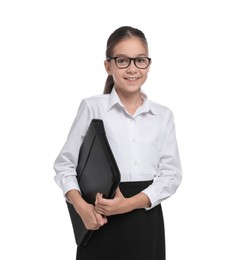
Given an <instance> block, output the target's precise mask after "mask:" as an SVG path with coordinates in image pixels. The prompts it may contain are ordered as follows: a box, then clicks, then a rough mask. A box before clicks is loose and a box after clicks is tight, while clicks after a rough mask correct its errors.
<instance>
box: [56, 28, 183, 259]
mask: <svg viewBox="0 0 247 260" xmlns="http://www.w3.org/2000/svg"><path fill="white" fill-rule="evenodd" d="M104 65H105V69H106V72H107V73H108V78H107V80H106V84H105V89H104V94H103V95H98V96H93V97H89V98H85V99H83V100H82V102H81V104H80V107H79V110H78V113H77V116H76V118H75V120H74V123H73V125H72V127H71V130H70V133H69V135H68V139H67V141H66V142H65V145H64V147H63V148H62V150H61V152H60V153H59V155H58V157H57V159H56V161H55V164H54V169H55V171H56V175H55V181H56V183H57V184H58V186H59V187H60V188H61V189H62V190H63V193H64V195H65V197H66V199H67V200H68V201H69V202H70V203H72V204H73V206H74V208H75V209H76V211H77V213H78V214H79V215H80V216H81V219H82V221H83V222H84V224H85V226H86V227H87V229H91V230H96V231H95V232H94V233H93V235H92V237H91V239H90V241H89V244H88V245H87V246H83V245H79V246H78V247H77V256H76V259H77V260H99V259H108V260H165V233H164V223H163V213H162V208H161V204H160V203H161V202H162V201H163V200H165V199H167V198H169V197H170V196H171V195H173V194H174V193H175V192H176V190H177V188H178V186H179V185H180V183H181V176H182V173H181V165H180V160H179V153H178V148H177V141H176V136H175V127H174V120H173V114H172V112H171V110H170V109H168V108H167V107H165V106H162V105H160V104H157V103H155V102H153V101H151V100H149V99H148V97H147V96H146V95H145V94H144V93H143V91H142V90H141V86H142V85H143V84H144V82H145V81H146V79H147V76H148V72H149V69H150V65H151V58H150V57H149V53H148V44H147V40H146V38H145V35H144V34H143V32H142V31H140V30H138V29H136V28H133V27H130V26H123V27H120V28H118V29H116V30H115V31H114V32H113V33H112V34H111V35H110V37H109V39H108V41H107V49H106V60H105V63H104ZM93 118H99V119H102V120H103V121H104V126H105V130H106V134H107V138H108V141H109V143H110V146H111V149H112V151H113V154H114V157H115V159H116V162H117V164H118V167H119V169H120V172H121V183H120V186H119V188H118V189H117V191H116V195H115V197H114V198H113V199H111V200H108V199H104V198H103V197H102V195H101V194H97V196H96V198H95V205H90V204H88V203H86V202H85V201H84V200H83V198H82V197H81V194H80V189H79V186H78V183H77V179H76V171H75V169H76V165H77V158H78V152H79V149H80V146H81V143H82V142H83V138H84V136H85V133H86V130H87V128H88V126H89V123H90V121H91V119H93Z"/></svg>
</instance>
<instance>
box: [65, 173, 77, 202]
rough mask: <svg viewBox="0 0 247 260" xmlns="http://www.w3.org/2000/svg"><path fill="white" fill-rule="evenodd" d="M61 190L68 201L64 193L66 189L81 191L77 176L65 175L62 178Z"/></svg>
mask: <svg viewBox="0 0 247 260" xmlns="http://www.w3.org/2000/svg"><path fill="white" fill-rule="evenodd" d="M62 184H63V187H62V190H63V195H64V197H65V199H66V200H67V201H68V202H70V201H69V199H68V198H67V196H66V194H67V192H68V191H70V190H78V191H79V192H80V193H81V190H80V187H79V184H78V182H77V178H76V177H75V176H67V177H65V178H64V179H63V180H62Z"/></svg>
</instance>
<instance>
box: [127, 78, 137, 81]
mask: <svg viewBox="0 0 247 260" xmlns="http://www.w3.org/2000/svg"><path fill="white" fill-rule="evenodd" d="M125 79H127V80H130V81H135V80H138V79H139V78H125Z"/></svg>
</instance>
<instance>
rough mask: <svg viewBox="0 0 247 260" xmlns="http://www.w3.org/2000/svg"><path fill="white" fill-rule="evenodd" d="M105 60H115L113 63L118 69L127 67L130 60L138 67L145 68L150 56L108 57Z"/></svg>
mask: <svg viewBox="0 0 247 260" xmlns="http://www.w3.org/2000/svg"><path fill="white" fill-rule="evenodd" d="M107 60H108V61H110V60H115V64H116V66H117V67H118V68H119V69H126V68H128V67H129V65H130V63H131V61H132V60H133V61H134V64H135V66H136V67H137V68H138V69H146V68H147V67H148V66H149V64H150V62H151V58H148V57H137V58H129V57H108V58H107Z"/></svg>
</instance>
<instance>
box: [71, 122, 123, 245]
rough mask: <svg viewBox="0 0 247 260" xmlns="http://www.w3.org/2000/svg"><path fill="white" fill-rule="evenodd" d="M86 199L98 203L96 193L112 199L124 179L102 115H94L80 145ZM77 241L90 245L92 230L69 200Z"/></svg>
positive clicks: (80, 180)
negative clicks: (87, 226) (95, 117)
mask: <svg viewBox="0 0 247 260" xmlns="http://www.w3.org/2000/svg"><path fill="white" fill-rule="evenodd" d="M76 172H77V179H78V183H79V186H80V190H81V194H82V197H83V199H84V200H85V201H86V202H88V203H90V204H94V203H95V198H96V194H97V193H98V192H99V193H102V194H103V197H105V198H108V199H111V198H113V197H114V195H115V191H116V188H117V187H118V185H119V183H120V178H121V177H120V171H119V169H118V166H117V163H116V160H115V158H114V155H113V153H112V150H111V148H110V145H109V142H108V140H107V137H106V132H105V128H104V123H103V121H102V120H101V119H92V121H91V123H90V125H89V127H88V130H87V133H86V135H85V138H84V140H83V143H82V145H81V148H80V152H79V157H78V164H77V168H76ZM66 203H67V207H68V210H69V214H70V218H71V222H72V226H73V231H74V236H75V240H76V244H77V245H80V244H83V245H87V243H88V242H89V239H90V237H91V235H92V234H93V232H95V231H92V230H87V229H86V228H85V226H84V224H83V221H82V220H81V217H80V216H79V215H78V214H77V212H76V210H75V209H74V207H73V205H72V204H71V203H69V202H68V201H66Z"/></svg>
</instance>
